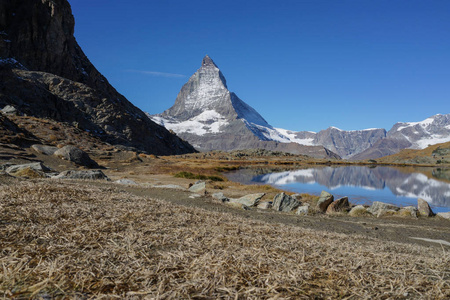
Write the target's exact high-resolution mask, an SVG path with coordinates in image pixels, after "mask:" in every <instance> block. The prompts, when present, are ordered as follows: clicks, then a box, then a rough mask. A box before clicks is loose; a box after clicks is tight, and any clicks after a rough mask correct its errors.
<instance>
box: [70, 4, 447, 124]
mask: <svg viewBox="0 0 450 300" xmlns="http://www.w3.org/2000/svg"><path fill="white" fill-rule="evenodd" d="M69 2H70V4H71V5H72V11H73V14H74V16H75V23H76V25H75V37H76V39H77V41H78V43H79V44H80V46H81V47H82V49H83V50H84V52H85V53H86V55H87V56H88V57H89V59H90V60H91V62H92V63H93V64H94V65H95V66H96V67H97V69H99V71H100V72H101V73H103V75H105V76H106V77H107V78H108V80H109V81H110V83H111V84H112V85H113V86H114V87H115V88H116V89H117V90H118V91H119V92H120V93H122V94H123V95H125V96H126V97H127V98H128V99H129V100H130V101H131V102H132V103H133V104H135V105H136V106H138V107H139V108H141V109H142V110H144V111H148V112H150V113H152V114H153V113H160V112H163V111H164V110H166V109H168V108H169V107H171V106H172V105H173V103H174V102H175V98H176V96H177V94H178V92H179V91H180V89H181V87H182V85H183V84H184V83H185V82H186V81H187V80H188V79H189V77H190V76H191V75H192V74H193V73H194V72H195V71H196V70H197V69H198V68H199V67H200V64H201V60H202V58H203V56H204V55H206V54H208V55H209V56H211V58H212V59H213V60H214V61H215V63H216V64H217V65H218V66H219V68H220V69H221V70H222V73H223V74H224V75H225V77H226V79H227V84H228V88H229V89H230V91H232V92H235V93H236V94H237V95H238V96H239V97H240V98H241V99H242V100H244V101H245V102H247V103H248V104H249V105H251V106H252V107H254V108H255V109H256V110H257V111H258V112H259V113H260V114H261V115H262V116H263V117H264V118H265V119H266V120H267V121H268V122H269V123H270V124H271V125H273V126H274V127H281V128H286V129H291V130H311V131H319V130H321V129H326V128H327V127H329V126H336V127H339V128H341V129H345V130H357V129H365V128H375V127H376V128H386V129H390V128H391V127H392V125H394V123H396V122H398V121H421V120H423V119H426V118H427V117H429V116H432V115H434V114H437V113H442V114H446V113H450V104H449V103H450V101H449V100H450V1H447V0H441V1H434V0H428V1H425V0H423V1H416V0H402V1H400V0H388V1H385V0H376V1H375V0H373V1H368V0H353V1H348V0H347V1H346V0H339V1H337V0H329V1H321V0H310V1H301V0H298V1H294V0H292V1H289V0H284V1H281V0H278V1H265V0H259V1H253V0H251V1H249V0H247V1H243V0H241V1H234V0H228V1H198V0H190V1H186V0H184V1H178V0H159V1H157V0H150V1H147V0H146V1H144V0H142V1H138V0H128V1H118V0H96V1H92V0H69Z"/></svg>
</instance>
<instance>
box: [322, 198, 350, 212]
mask: <svg viewBox="0 0 450 300" xmlns="http://www.w3.org/2000/svg"><path fill="white" fill-rule="evenodd" d="M349 207H350V204H349V203H348V197H343V198H340V199H337V200H336V201H334V202H331V203H330V205H328V208H327V214H330V213H336V212H341V211H344V210H346V209H347V208H349Z"/></svg>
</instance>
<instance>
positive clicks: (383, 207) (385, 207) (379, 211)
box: [367, 201, 400, 216]
mask: <svg viewBox="0 0 450 300" xmlns="http://www.w3.org/2000/svg"><path fill="white" fill-rule="evenodd" d="M399 210H400V207H398V206H395V205H392V204H388V203H384V202H379V201H375V202H373V203H372V206H370V207H369V208H368V209H367V211H368V212H370V213H371V214H372V215H375V216H381V215H383V214H385V213H386V212H387V211H394V212H396V211H399Z"/></svg>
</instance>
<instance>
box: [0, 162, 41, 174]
mask: <svg viewBox="0 0 450 300" xmlns="http://www.w3.org/2000/svg"><path fill="white" fill-rule="evenodd" d="M24 169H32V170H35V171H39V172H48V171H50V169H49V168H47V167H46V166H44V165H43V164H42V163H40V162H35V163H30V164H23V165H12V166H9V167H7V168H6V170H5V172H6V173H8V174H12V173H17V172H19V171H21V170H24Z"/></svg>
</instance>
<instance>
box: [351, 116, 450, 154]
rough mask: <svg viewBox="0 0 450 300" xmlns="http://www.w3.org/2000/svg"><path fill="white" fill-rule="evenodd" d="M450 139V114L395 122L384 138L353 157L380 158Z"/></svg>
mask: <svg viewBox="0 0 450 300" xmlns="http://www.w3.org/2000/svg"><path fill="white" fill-rule="evenodd" d="M449 141H450V114H446V115H441V114H437V115H434V116H432V117H429V118H427V119H425V120H423V121H421V122H400V123H397V124H395V125H394V126H393V127H392V128H391V130H389V131H388V132H387V134H386V138H383V139H381V140H379V141H378V142H376V143H375V144H374V145H373V146H371V147H369V148H367V149H366V150H364V151H362V152H361V153H359V154H357V155H355V156H353V157H352V159H368V158H379V157H382V156H386V155H391V154H395V153H397V152H399V151H400V150H402V149H406V148H408V149H425V148H426V147H428V146H429V145H435V144H439V143H445V142H449Z"/></svg>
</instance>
